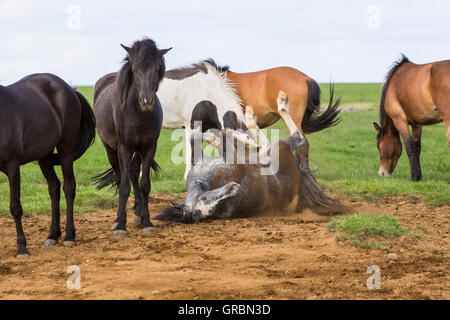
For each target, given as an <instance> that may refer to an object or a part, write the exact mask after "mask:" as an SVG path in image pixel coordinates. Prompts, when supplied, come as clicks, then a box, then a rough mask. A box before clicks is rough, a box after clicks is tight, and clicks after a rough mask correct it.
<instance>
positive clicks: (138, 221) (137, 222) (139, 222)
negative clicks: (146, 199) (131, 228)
mask: <svg viewBox="0 0 450 320" xmlns="http://www.w3.org/2000/svg"><path fill="white" fill-rule="evenodd" d="M141 222H142V218H141V217H138V216H134V219H133V223H134V224H135V225H140V224H141Z"/></svg>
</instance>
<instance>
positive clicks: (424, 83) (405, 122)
mask: <svg viewBox="0 0 450 320" xmlns="http://www.w3.org/2000/svg"><path fill="white" fill-rule="evenodd" d="M442 120H444V122H445V125H446V127H447V141H448V142H447V148H449V149H450V60H445V61H439V62H432V63H427V64H420V65H419V64H415V63H412V62H411V61H409V60H408V58H407V57H405V56H404V55H402V57H401V58H400V59H399V60H398V61H396V62H395V63H394V64H393V66H392V68H391V69H390V70H389V72H388V74H387V76H386V82H385V83H384V86H383V91H382V94H381V102H380V125H378V124H377V123H375V122H374V123H373V124H374V127H375V129H376V130H377V132H378V135H377V146H378V150H379V152H380V169H379V170H378V174H379V175H380V176H381V177H390V176H391V175H392V172H393V171H394V169H395V166H396V165H397V161H398V159H399V158H400V155H401V154H402V143H401V141H400V136H401V137H402V138H403V142H404V144H405V149H406V154H407V155H408V158H409V164H410V168H411V180H413V181H419V180H421V179H422V171H421V168H420V151H421V141H420V140H421V135H422V126H425V125H432V124H436V123H439V122H442ZM409 125H411V128H412V132H410V130H409V127H408V126H409Z"/></svg>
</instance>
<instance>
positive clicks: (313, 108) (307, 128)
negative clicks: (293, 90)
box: [302, 80, 341, 133]
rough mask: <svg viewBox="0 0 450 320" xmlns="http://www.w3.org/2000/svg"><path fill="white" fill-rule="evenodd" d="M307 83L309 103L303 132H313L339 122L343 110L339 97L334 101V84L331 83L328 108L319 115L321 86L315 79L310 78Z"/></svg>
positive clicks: (303, 121)
mask: <svg viewBox="0 0 450 320" xmlns="http://www.w3.org/2000/svg"><path fill="white" fill-rule="evenodd" d="M306 84H307V85H308V103H307V105H306V110H305V114H304V115H303V120H302V129H303V132H304V133H313V132H316V131H320V130H323V129H326V128H329V127H332V126H334V125H336V124H338V123H339V121H340V119H339V118H337V116H338V115H339V113H340V112H341V111H340V110H339V109H338V107H339V104H340V102H341V101H340V98H338V99H337V100H336V101H335V102H333V98H334V84H332V83H330V102H329V103H328V108H327V109H326V110H325V111H324V112H323V113H322V114H321V115H319V113H320V86H319V84H318V83H317V82H316V81H314V80H308V81H306Z"/></svg>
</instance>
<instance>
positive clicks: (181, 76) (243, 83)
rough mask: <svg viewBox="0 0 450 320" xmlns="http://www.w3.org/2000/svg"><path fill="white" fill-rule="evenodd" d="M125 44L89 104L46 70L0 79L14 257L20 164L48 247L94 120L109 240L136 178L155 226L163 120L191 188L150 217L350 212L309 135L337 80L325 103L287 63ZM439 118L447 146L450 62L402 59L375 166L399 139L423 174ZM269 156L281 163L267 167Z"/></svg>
mask: <svg viewBox="0 0 450 320" xmlns="http://www.w3.org/2000/svg"><path fill="white" fill-rule="evenodd" d="M122 47H123V48H124V50H125V51H126V58H125V60H124V62H123V65H122V67H121V69H120V70H119V71H118V72H115V73H109V74H107V75H105V76H103V77H102V78H100V79H99V80H98V81H97V82H96V84H95V88H94V105H93V108H91V106H90V105H89V103H88V101H87V100H86V99H85V98H84V97H83V96H82V95H81V94H80V93H79V92H78V91H77V90H76V89H73V88H72V87H70V86H69V85H68V84H67V83H66V82H65V81H63V80H62V79H60V78H59V77H57V76H55V75H52V74H33V75H29V76H27V77H25V78H23V79H21V80H19V81H18V82H16V83H14V84H11V85H9V86H0V170H1V171H2V172H4V173H5V174H6V175H7V177H8V180H9V185H10V210H11V214H12V216H13V218H14V221H15V225H16V232H17V245H18V250H17V257H18V258H20V257H27V256H29V252H28V250H27V247H26V238H25V235H24V231H23V228H22V214H23V210H22V206H21V202H20V166H21V165H22V164H26V163H29V162H32V161H37V162H38V164H39V166H40V168H41V171H42V173H43V175H44V177H45V178H46V180H47V182H48V191H49V195H50V198H51V208H52V218H51V226H50V233H49V235H48V237H47V239H46V240H45V243H44V244H45V245H46V246H54V245H56V244H57V243H58V240H59V238H60V237H61V228H60V189H61V182H60V181H59V179H58V176H57V175H56V173H55V170H54V166H56V165H60V166H61V168H62V173H63V179H64V183H63V191H64V194H65V197H66V202H67V210H66V216H67V219H66V229H65V237H64V240H63V245H65V246H71V245H73V244H74V243H75V238H76V237H75V226H74V220H73V214H74V208H73V203H74V199H75V189H76V182H75V177H74V172H73V162H74V161H75V160H77V159H78V158H80V157H81V156H82V155H83V154H84V153H85V151H86V150H87V149H88V148H89V146H91V145H92V143H93V142H94V138H95V134H96V130H95V129H96V128H97V132H98V135H99V137H100V139H101V141H102V143H103V145H104V147H105V150H106V153H107V157H108V160H109V163H110V165H111V168H110V169H108V170H107V171H105V172H104V173H102V174H99V175H98V176H96V177H95V181H96V182H97V183H98V188H102V187H105V186H107V185H112V184H113V185H114V184H115V185H116V186H117V187H118V193H119V206H118V210H117V218H116V220H115V221H114V224H113V226H112V229H113V237H123V236H126V235H127V229H126V224H127V212H126V208H127V201H128V198H129V195H130V192H131V187H133V191H134V215H135V217H134V222H135V223H137V224H139V225H140V226H141V228H142V232H143V233H152V232H155V231H156V230H155V228H154V226H153V224H152V222H151V221H150V213H149V209H148V197H149V193H150V189H151V181H150V170H151V169H153V170H155V171H158V170H159V165H158V164H157V163H156V162H155V159H154V157H155V153H156V149H157V142H158V137H159V135H160V131H161V129H162V128H172V129H173V128H184V129H185V132H186V140H185V143H186V151H185V156H186V171H185V179H186V186H187V189H188V193H187V197H186V201H185V203H176V202H172V206H171V207H168V208H166V209H164V210H163V211H162V212H161V213H160V214H159V215H158V216H157V217H155V219H158V220H163V221H179V222H184V223H192V222H195V221H200V220H204V219H210V218H225V217H238V216H249V215H255V214H258V213H267V212H286V211H288V210H296V211H297V212H301V211H302V210H304V209H306V208H309V209H311V210H313V211H315V212H316V213H318V214H322V215H331V214H336V213H343V212H347V211H349V208H347V207H346V206H344V205H342V204H341V203H339V202H338V201H337V200H335V199H332V198H330V197H329V196H328V195H326V194H325V192H324V190H323V189H322V188H321V187H320V186H319V185H318V184H317V182H316V180H315V178H314V176H313V175H312V171H311V170H310V168H309V165H308V157H309V155H308V153H309V144H308V141H307V139H306V137H305V134H308V133H312V132H316V131H319V130H323V129H326V128H329V127H331V126H333V125H336V124H337V123H338V122H339V117H338V115H339V112H340V110H339V109H338V107H339V99H337V100H336V101H334V97H333V87H332V86H330V88H331V89H330V101H329V104H328V106H327V108H326V109H325V110H323V109H321V107H320V87H319V85H318V84H317V82H316V81H314V80H313V79H312V78H310V77H308V76H307V75H305V74H303V73H302V72H300V71H298V70H296V69H293V68H288V67H279V68H273V69H269V70H264V71H258V72H250V73H235V72H232V71H230V69H229V67H228V66H225V67H222V66H218V65H216V63H215V62H214V61H213V60H212V59H209V60H204V61H201V62H199V63H197V64H194V65H192V66H189V67H184V68H179V69H174V70H169V71H166V67H165V60H164V55H165V54H166V53H167V52H168V51H169V50H170V49H171V48H169V49H158V47H157V45H156V43H155V42H154V41H153V40H152V39H149V38H144V39H143V40H138V41H135V42H134V43H133V44H132V46H131V47H127V46H124V45H122ZM280 118H281V119H282V120H283V122H284V123H285V124H286V126H287V128H288V130H289V133H290V135H289V137H287V138H284V139H281V140H279V141H274V142H273V143H271V142H270V141H269V139H267V137H266V136H265V135H264V134H263V132H262V131H261V130H260V128H265V127H268V126H270V125H271V124H273V123H275V122H276V121H278V120H279V119H280ZM441 121H444V122H445V125H446V128H447V140H448V148H450V61H441V62H434V63H430V64H424V65H417V64H414V63H412V62H410V61H409V60H408V59H407V58H406V57H405V56H402V58H401V59H400V60H399V61H397V62H396V63H394V65H393V67H392V68H391V69H390V71H389V73H388V75H387V78H386V82H385V84H384V87H383V90H382V96H381V103H380V124H377V123H375V122H374V126H375V129H376V130H377V132H378V135H377V146H378V149H379V153H380V169H379V172H378V173H379V175H380V176H382V177H388V176H390V175H391V174H392V172H393V170H394V168H395V166H396V163H397V161H398V158H399V157H400V155H401V152H402V144H401V141H400V136H401V137H402V138H403V142H404V144H405V148H406V152H407V155H408V158H409V161H410V166H411V179H412V180H415V181H418V180H420V179H421V177H422V174H421V169H420V161H419V155H420V149H421V147H420V146H421V143H420V137H421V131H422V126H423V125H430V124H434V123H437V122H441ZM409 125H411V126H412V133H410V131H409V127H408V126H409ZM198 142H200V146H201V143H202V142H206V143H208V144H209V145H211V146H212V147H215V148H217V149H218V153H219V156H217V157H206V156H203V157H200V159H199V158H198V157H196V156H195V151H196V150H195V149H196V148H195V146H196V145H198ZM55 149H56V153H55ZM230 158H231V159H233V161H232V162H231V163H230V161H228V160H229V159H230ZM238 158H243V159H244V161H236V160H237V159H238ZM251 159H256V161H250V160H251ZM241 160H242V159H241ZM274 162H277V167H276V170H273V171H270V170H272V169H271V168H272V166H271V165H272V164H273V163H274ZM264 170H266V173H265V174H262V172H263V171H264ZM267 170H268V171H269V173H268V174H267Z"/></svg>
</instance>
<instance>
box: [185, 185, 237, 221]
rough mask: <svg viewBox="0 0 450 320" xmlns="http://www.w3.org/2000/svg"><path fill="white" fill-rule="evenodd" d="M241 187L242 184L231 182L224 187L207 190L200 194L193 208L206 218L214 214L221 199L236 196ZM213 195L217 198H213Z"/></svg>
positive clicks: (202, 217)
mask: <svg viewBox="0 0 450 320" xmlns="http://www.w3.org/2000/svg"><path fill="white" fill-rule="evenodd" d="M240 187H241V186H240V185H239V184H238V183H236V182H229V183H227V184H226V185H224V186H223V187H220V188H218V189H215V190H211V191H207V192H205V193H203V194H202V195H200V197H199V198H198V201H197V202H196V203H195V205H194V206H193V208H191V210H192V211H193V212H194V213H196V212H197V211H199V212H200V213H201V218H200V217H199V218H200V219H206V218H208V217H210V216H212V215H213V214H214V208H216V207H217V205H218V204H219V202H220V201H222V200H225V199H227V198H230V197H234V196H235V195H236V194H237V193H238V191H239V189H240ZM212 193H214V194H212ZM212 197H213V198H216V199H211V198H212Z"/></svg>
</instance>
